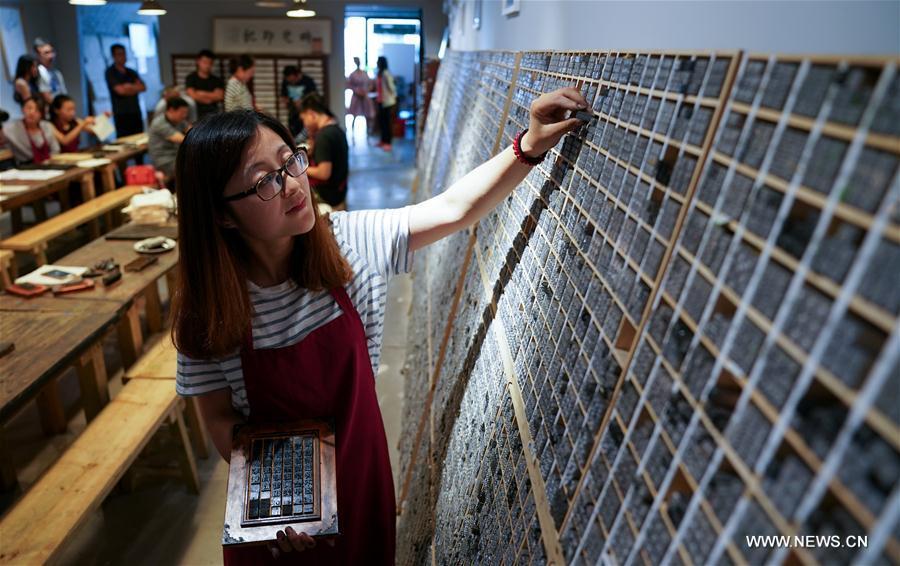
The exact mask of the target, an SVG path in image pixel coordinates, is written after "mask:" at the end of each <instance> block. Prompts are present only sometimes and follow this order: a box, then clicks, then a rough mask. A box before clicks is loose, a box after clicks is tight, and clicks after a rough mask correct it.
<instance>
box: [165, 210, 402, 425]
mask: <svg viewBox="0 0 900 566" xmlns="http://www.w3.org/2000/svg"><path fill="white" fill-rule="evenodd" d="M331 228H332V232H333V233H334V236H335V238H336V239H337V243H338V245H339V246H340V249H341V253H342V254H343V255H344V257H345V258H347V261H348V262H349V263H350V266H351V267H352V269H353V277H352V279H351V280H350V282H349V283H348V284H347V285H346V286H345V287H344V289H345V290H346V291H347V295H348V296H349V297H350V302H352V303H353V305H354V306H355V307H356V311H357V312H358V313H359V316H360V318H361V319H362V323H363V326H364V328H365V332H366V341H367V343H368V344H367V345H368V349H369V358H370V360H371V362H372V371H373V372H374V373H375V374H377V373H378V364H379V360H380V358H381V341H382V337H383V334H384V309H385V302H386V300H387V284H388V280H389V279H390V277H391V275H396V274H400V273H408V272H409V270H410V268H411V266H412V257H413V254H412V251H410V249H409V207H406V208H398V209H393V210H365V211H359V212H333V213H331ZM248 287H249V291H250V301H251V302H252V304H253V322H252V324H253V347H254V348H256V349H271V348H283V347H285V346H290V345H292V344H296V343H297V342H300V341H301V340H302V339H303V338H304V337H306V335H308V334H309V333H310V332H312V331H313V330H315V329H317V328H319V327H321V326H323V325H325V324H327V323H329V322H331V321H332V320H334V319H336V318H337V317H338V316H340V315H341V308H340V306H339V305H338V304H337V301H335V299H334V297H332V296H331V293H329V292H328V291H327V290H325V291H318V292H312V291H309V290H307V289H304V288H301V287H298V286H297V284H296V283H294V281H293V280H291V279H289V280H288V281H285V282H284V283H281V284H279V285H275V286H274V287H264V288H261V287H257V286H256V285H254V284H253V283H251V282H249V281H248ZM226 387H229V388H231V403H232V405H233V406H234V408H235V409H237V410H239V411H241V412H242V413H243V414H244V415H245V416H248V415H249V413H250V406H249V404H248V402H247V391H246V389H245V387H244V374H243V372H242V370H241V356H240V351H235V352H234V353H233V354H232V355H230V356H226V357H224V358H221V359H216V360H195V359H191V358H189V357H187V356H185V355H183V354H181V353H179V354H178V373H177V379H176V390H177V391H178V394H179V395H185V396H191V395H202V394H204V393H209V392H210V391H215V390H218V389H224V388H226Z"/></svg>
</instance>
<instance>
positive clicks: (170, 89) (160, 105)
mask: <svg viewBox="0 0 900 566" xmlns="http://www.w3.org/2000/svg"><path fill="white" fill-rule="evenodd" d="M170 98H181V99H182V100H184V101H185V102H187V105H188V118H187V121H188V123H190V124H193V123H194V122H196V121H197V101H195V100H194V99H193V98H191V97H190V96H185V95H184V94H182V93H181V91H180V90H179V89H178V87H177V86H175V85H172V86H167V87H166V88H164V89H163V92H162V98H160V99H159V102H157V103H156V106H154V107H153V114H152V116H151V118H150V120H151V121H152V120H153V118H156V117H157V116H158V115H160V114H162V113H163V112H165V111H166V102H168V100H169V99H170Z"/></svg>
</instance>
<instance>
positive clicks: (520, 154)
mask: <svg viewBox="0 0 900 566" xmlns="http://www.w3.org/2000/svg"><path fill="white" fill-rule="evenodd" d="M526 133H528V128H525V129H524V130H522V131H521V132H519V135H517V136H516V139H515V140H513V153H515V154H516V159H517V160H518V161H519V163H524V164H525V165H529V166H531V167H534V166H535V165H539V164H540V163H541V162H543V161H544V158H545V157H547V154H548V153H550V152H549V151H545V152H544V153H542V154H541V155H540V156H538V157H528V156H527V155H525V152H524V151H522V138H523V137H525V134H526Z"/></svg>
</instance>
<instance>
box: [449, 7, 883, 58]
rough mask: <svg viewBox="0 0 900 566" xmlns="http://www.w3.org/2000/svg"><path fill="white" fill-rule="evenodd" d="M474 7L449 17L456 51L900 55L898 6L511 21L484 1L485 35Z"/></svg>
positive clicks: (599, 10)
mask: <svg viewBox="0 0 900 566" xmlns="http://www.w3.org/2000/svg"><path fill="white" fill-rule="evenodd" d="M474 6H475V1H474V0H458V5H457V7H456V8H455V10H454V12H453V13H452V14H451V25H450V30H451V45H452V47H453V48H454V49H459V50H480V49H510V50H545V49H546V50H549V49H555V50H602V49H623V50H624V49H629V50H631V49H634V50H639V49H669V50H673V49H674V50H677V49H685V50H713V49H744V50H748V51H751V52H781V53H854V54H881V55H890V54H894V55H896V54H898V53H900V2H898V1H897V0H886V1H875V2H873V1H849V0H840V1H839V0H834V1H832V0H821V1H773V0H760V1H731V0H719V1H658V0H657V1H647V2H643V1H637V0H633V1H600V0H521V10H520V12H519V15H517V16H512V17H506V16H503V15H502V14H501V5H500V0H483V6H482V25H481V29H480V30H475V29H473V28H472V16H473V13H474ZM460 13H462V14H463V17H464V21H456V17H457V16H458V15H459V14H460ZM461 24H464V25H461Z"/></svg>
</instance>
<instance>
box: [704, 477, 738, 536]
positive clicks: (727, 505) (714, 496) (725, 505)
mask: <svg viewBox="0 0 900 566" xmlns="http://www.w3.org/2000/svg"><path fill="white" fill-rule="evenodd" d="M743 492H744V484H743V483H742V482H741V480H740V478H739V477H738V476H737V475H736V474H734V473H733V472H730V471H728V470H726V469H725V468H720V469H719V470H717V471H716V473H715V475H714V476H713V477H712V479H711V480H710V481H709V483H708V484H707V487H706V498H707V500H708V501H709V505H710V507H711V508H712V510H713V513H715V515H716V517H717V518H718V519H719V521H720V522H721V523H723V524H724V523H725V522H726V521H727V520H728V518H729V516H730V515H731V513H732V511H733V510H734V507H735V505H736V504H737V501H738V499H739V498H740V497H741V494H742V493H743Z"/></svg>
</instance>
